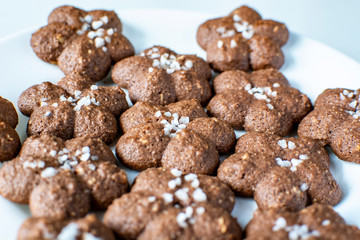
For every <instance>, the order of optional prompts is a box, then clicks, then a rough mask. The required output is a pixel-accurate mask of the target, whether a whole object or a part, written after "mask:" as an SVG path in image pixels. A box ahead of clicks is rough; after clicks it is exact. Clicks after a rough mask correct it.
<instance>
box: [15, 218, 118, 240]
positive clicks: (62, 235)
mask: <svg viewBox="0 0 360 240" xmlns="http://www.w3.org/2000/svg"><path fill="white" fill-rule="evenodd" d="M17 239H18V240H34V239H37V240H49V239H58V240H71V239H80V240H99V239H102V240H115V237H114V235H113V233H112V232H111V230H110V229H108V228H107V227H106V226H104V224H103V223H101V221H100V220H98V219H97V218H96V216H95V215H87V216H86V217H84V218H78V219H75V220H58V219H53V218H46V217H39V218H36V217H31V218H29V219H27V220H26V221H25V222H24V223H23V224H22V225H21V227H20V229H19V232H18V236H17Z"/></svg>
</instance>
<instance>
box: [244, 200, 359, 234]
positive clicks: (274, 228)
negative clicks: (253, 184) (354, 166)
mask: <svg viewBox="0 0 360 240" xmlns="http://www.w3.org/2000/svg"><path fill="white" fill-rule="evenodd" d="M246 236H247V238H246V239H249V240H252V239H268V240H272V239H274V240H275V239H323V240H330V239H360V230H359V229H358V228H357V227H355V226H350V225H347V224H346V223H345V221H344V219H343V218H342V217H341V216H340V215H339V214H338V213H336V212H335V211H334V210H333V209H332V208H331V207H330V206H327V205H322V204H313V205H311V206H309V207H307V208H305V209H303V210H301V211H300V212H297V213H294V212H288V211H275V210H273V209H272V210H268V211H261V210H257V211H256V212H255V213H254V217H253V218H252V219H251V221H250V222H249V224H248V225H247V227H246Z"/></svg>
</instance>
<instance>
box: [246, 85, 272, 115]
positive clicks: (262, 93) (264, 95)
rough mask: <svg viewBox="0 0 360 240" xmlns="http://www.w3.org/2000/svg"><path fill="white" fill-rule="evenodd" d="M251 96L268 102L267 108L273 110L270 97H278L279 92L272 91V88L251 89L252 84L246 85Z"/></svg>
mask: <svg viewBox="0 0 360 240" xmlns="http://www.w3.org/2000/svg"><path fill="white" fill-rule="evenodd" d="M244 89H245V90H246V91H247V92H248V93H249V94H250V95H252V96H254V98H256V99H258V100H265V101H266V102H267V104H266V106H267V107H268V108H269V109H270V110H272V109H274V106H273V105H272V104H271V103H270V102H271V99H270V97H276V96H277V91H273V90H271V88H270V87H253V88H252V87H251V84H246V86H245V88H244Z"/></svg>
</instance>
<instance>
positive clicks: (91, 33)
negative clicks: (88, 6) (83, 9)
mask: <svg viewBox="0 0 360 240" xmlns="http://www.w3.org/2000/svg"><path fill="white" fill-rule="evenodd" d="M80 21H81V22H82V23H83V25H82V26H81V29H79V30H77V32H76V33H77V34H78V35H83V34H85V33H86V32H87V35H86V36H87V37H88V38H89V39H91V40H93V41H94V45H95V47H96V48H101V49H102V50H103V51H104V52H107V50H108V49H107V47H106V43H111V37H110V36H112V35H113V34H114V32H115V31H116V29H114V28H109V29H106V30H105V29H104V28H102V27H103V26H104V25H106V24H107V23H108V22H109V18H108V17H107V16H103V17H101V18H100V19H99V20H96V21H94V19H93V17H92V16H90V15H86V16H85V17H80ZM105 35H107V36H105Z"/></svg>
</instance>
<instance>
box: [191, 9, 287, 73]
mask: <svg viewBox="0 0 360 240" xmlns="http://www.w3.org/2000/svg"><path fill="white" fill-rule="evenodd" d="M288 38H289V31H288V30H287V28H286V26H285V25H284V24H283V23H280V22H277V21H273V20H264V19H262V18H261V16H260V15H259V13H257V12H256V11H255V10H254V9H251V8H249V7H247V6H241V7H240V8H237V9H235V10H234V11H232V12H231V13H230V14H229V15H228V16H225V17H221V18H216V19H211V20H208V21H206V22H204V23H203V24H201V25H200V27H199V28H198V31H197V42H198V44H199V45H200V47H202V48H203V49H204V50H206V52H207V61H208V63H209V64H210V66H211V67H212V68H213V69H215V70H216V71H220V72H223V71H228V70H250V69H252V70H258V69H264V68H277V69H279V68H280V67H281V66H282V65H283V63H284V55H283V53H282V51H281V46H283V45H284V44H285V43H286V42H287V40H288Z"/></svg>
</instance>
